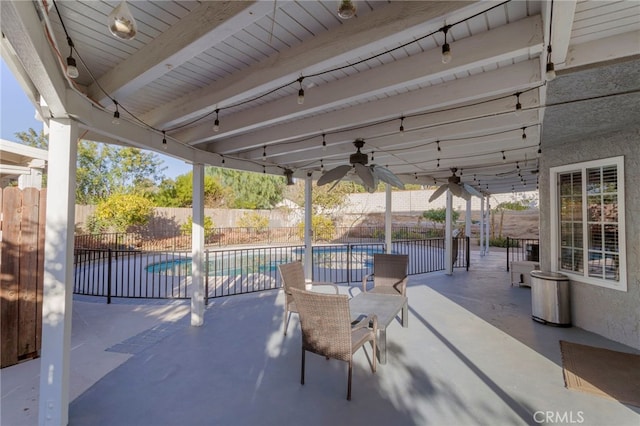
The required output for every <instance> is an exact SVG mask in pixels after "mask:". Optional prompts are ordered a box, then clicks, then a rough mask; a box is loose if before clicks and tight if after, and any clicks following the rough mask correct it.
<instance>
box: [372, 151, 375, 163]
mask: <svg viewBox="0 0 640 426" xmlns="http://www.w3.org/2000/svg"><path fill="white" fill-rule="evenodd" d="M375 153H376V152H375V151H371V161H372V162H373V160H374V158H373V155H374V154H375Z"/></svg>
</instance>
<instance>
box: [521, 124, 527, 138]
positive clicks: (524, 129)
mask: <svg viewBox="0 0 640 426" xmlns="http://www.w3.org/2000/svg"><path fill="white" fill-rule="evenodd" d="M526 130H527V128H526V127H523V128H522V140H525V139H527V132H526Z"/></svg>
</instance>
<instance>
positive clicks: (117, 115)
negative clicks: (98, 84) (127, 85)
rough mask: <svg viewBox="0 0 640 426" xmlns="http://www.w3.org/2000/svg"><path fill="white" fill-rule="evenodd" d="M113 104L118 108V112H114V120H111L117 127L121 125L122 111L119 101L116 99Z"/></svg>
mask: <svg viewBox="0 0 640 426" xmlns="http://www.w3.org/2000/svg"><path fill="white" fill-rule="evenodd" d="M113 103H114V104H115V106H116V110H115V111H114V112H113V120H111V124H113V125H115V126H117V125H118V124H120V111H119V110H118V101H116V100H115V99H114V100H113Z"/></svg>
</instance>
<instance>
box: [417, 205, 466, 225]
mask: <svg viewBox="0 0 640 426" xmlns="http://www.w3.org/2000/svg"><path fill="white" fill-rule="evenodd" d="M422 217H424V218H425V219H427V220H430V221H431V222H435V223H442V224H443V226H444V223H445V222H446V220H447V209H446V208H444V207H442V208H440V209H429V210H427V211H426V212H423V213H422ZM459 217H460V212H458V211H456V210H453V211H452V212H451V221H452V222H455V221H457V220H458V218H459Z"/></svg>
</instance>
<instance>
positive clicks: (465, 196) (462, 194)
mask: <svg viewBox="0 0 640 426" xmlns="http://www.w3.org/2000/svg"><path fill="white" fill-rule="evenodd" d="M459 197H461V198H463V199H465V200H467V201H469V200H470V199H471V194H470V193H469V192H468V191H467V190H466V189H465V188H464V186H462V185H460V195H459Z"/></svg>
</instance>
